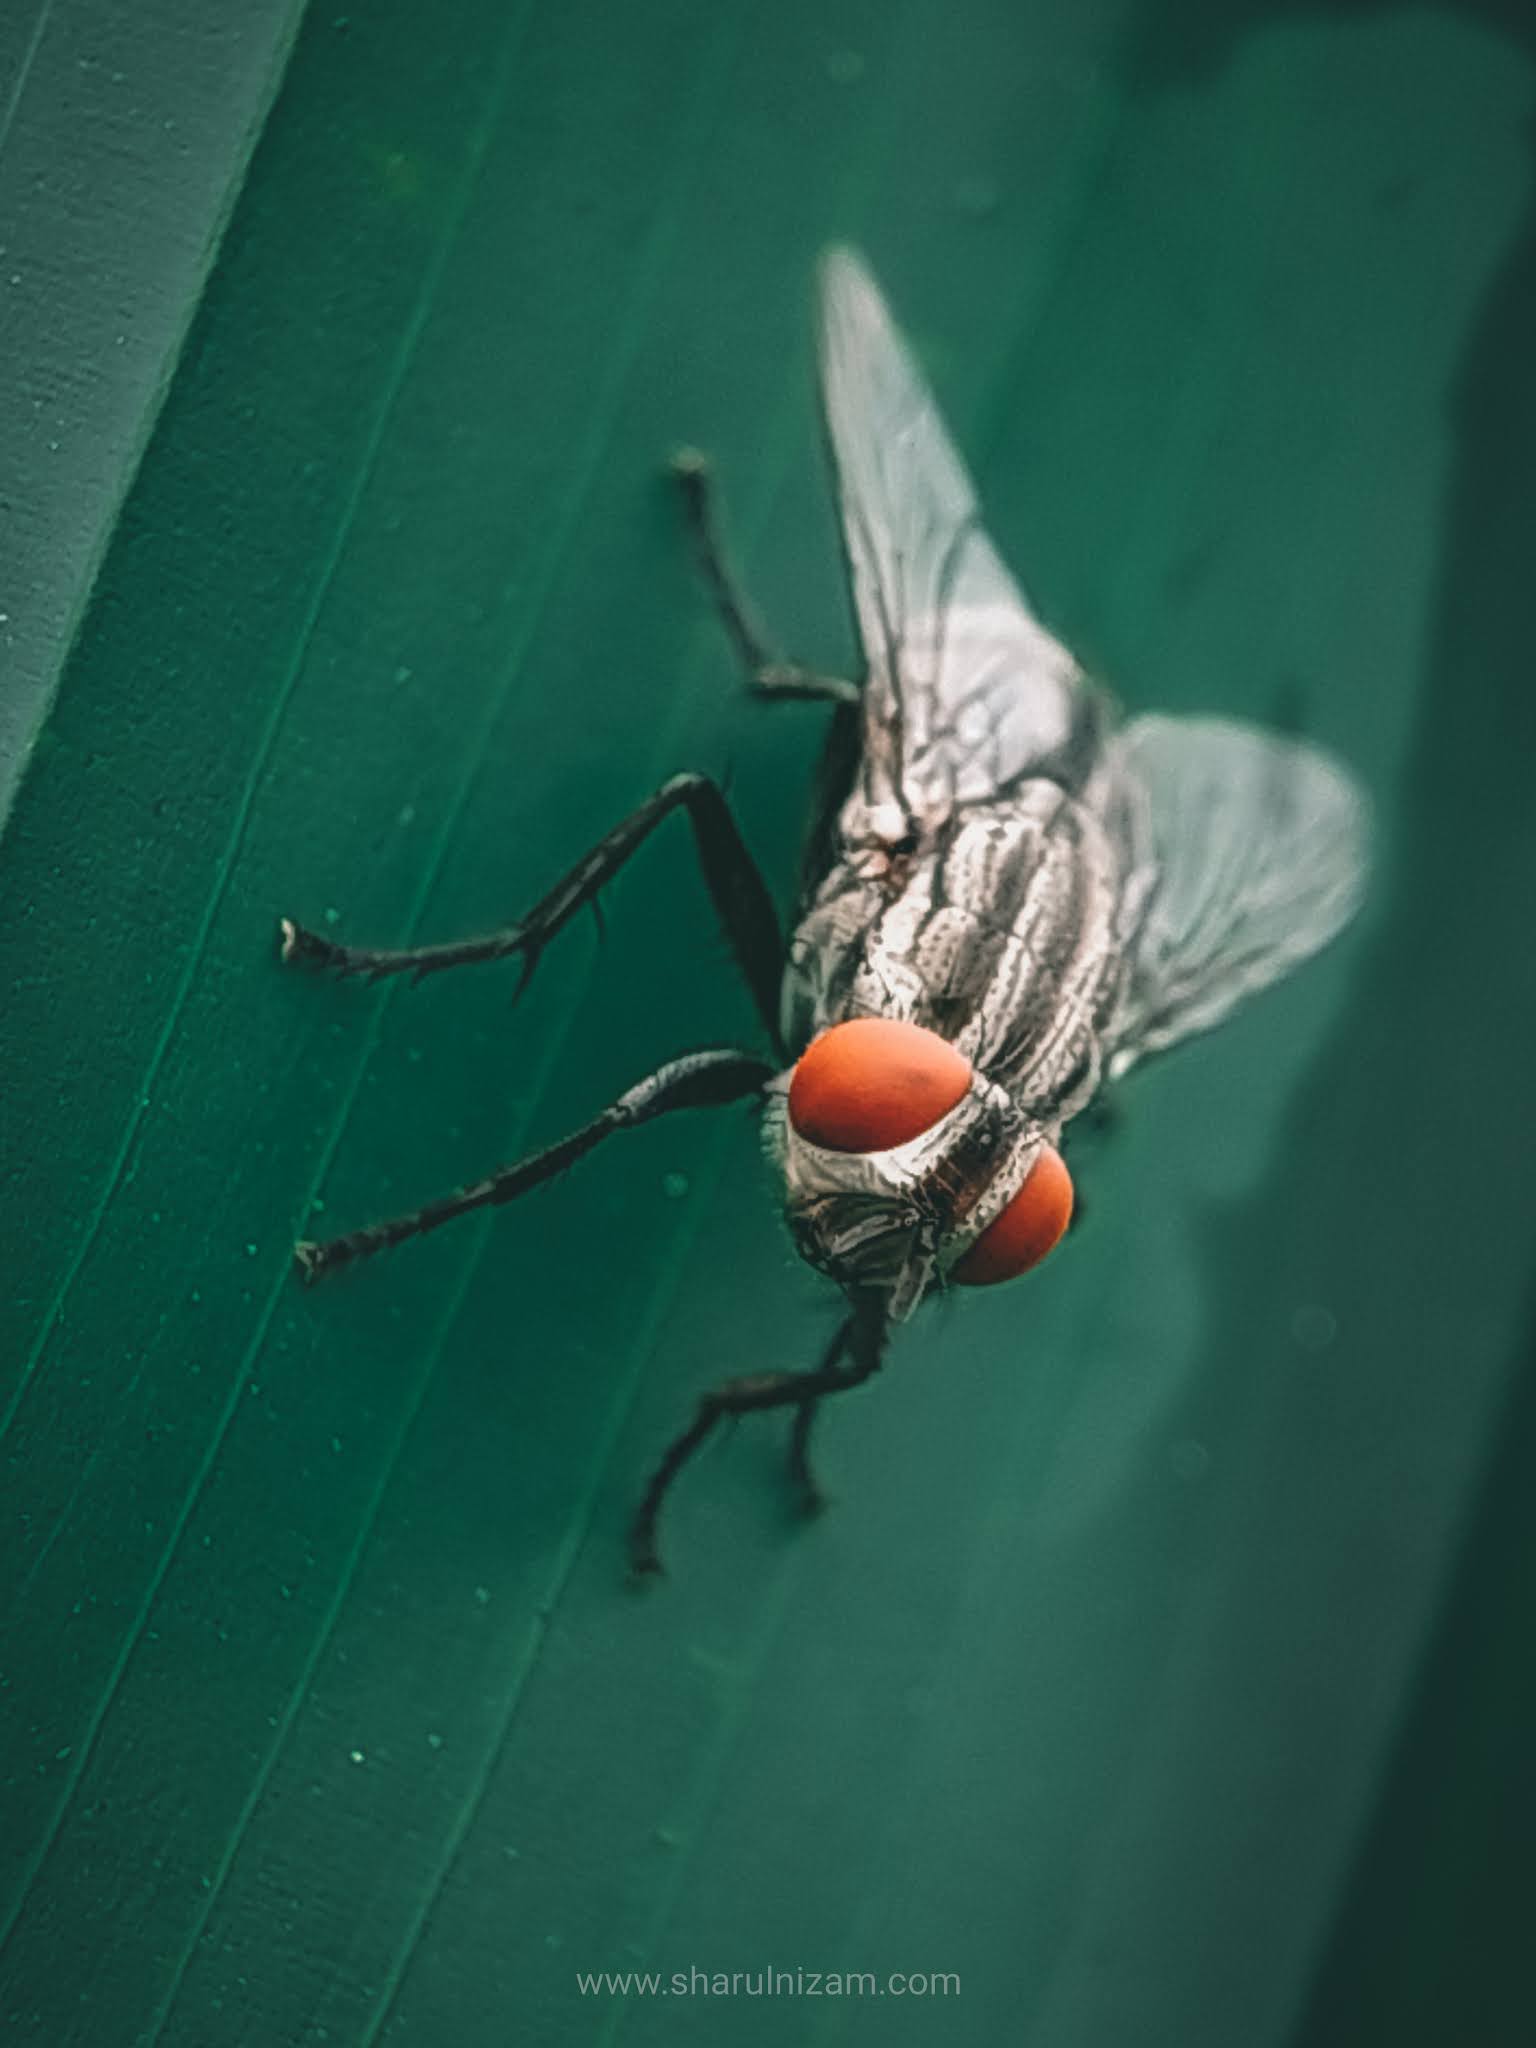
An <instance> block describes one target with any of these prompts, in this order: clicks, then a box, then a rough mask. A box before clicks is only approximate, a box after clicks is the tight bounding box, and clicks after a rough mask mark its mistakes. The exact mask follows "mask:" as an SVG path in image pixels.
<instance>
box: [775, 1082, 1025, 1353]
mask: <svg viewBox="0 0 1536 2048" xmlns="http://www.w3.org/2000/svg"><path fill="white" fill-rule="evenodd" d="M790 1084H791V1075H790V1074H787V1073H786V1074H784V1075H782V1076H780V1077H779V1079H778V1080H777V1081H776V1082H774V1083H773V1084H772V1086H771V1087H770V1089H769V1091H768V1096H767V1102H766V1108H765V1115H764V1121H763V1131H764V1139H765V1143H766V1145H767V1148H768V1151H769V1155H770V1157H771V1158H772V1159H773V1160H774V1162H775V1164H776V1165H777V1166H778V1167H779V1169H780V1171H781V1172H782V1174H783V1176H784V1198H785V1218H786V1221H787V1222H788V1225H789V1229H790V1233H791V1235H792V1236H793V1238H794V1240H795V1244H796V1247H797V1249H798V1250H799V1252H800V1254H801V1256H802V1257H803V1258H805V1259H806V1260H807V1261H808V1263H809V1264H811V1265H813V1266H815V1267H817V1268H818V1269H819V1270H820V1271H822V1272H824V1273H827V1274H829V1275H830V1276H831V1277H832V1278H833V1279H835V1280H837V1281H838V1282H839V1283H840V1284H841V1285H843V1286H848V1287H852V1286H858V1287H875V1288H879V1289H881V1290H883V1291H884V1292H885V1293H886V1294H887V1298H888V1299H887V1313H888V1314H889V1316H890V1317H891V1319H892V1320H893V1321H901V1320H903V1319H904V1318H905V1317H906V1316H908V1315H910V1314H911V1312H912V1310H913V1309H914V1308H915V1307H916V1306H917V1304H918V1302H919V1301H920V1300H921V1299H922V1297H923V1295H924V1294H925V1293H926V1292H927V1291H928V1290H929V1288H930V1286H931V1285H933V1284H934V1283H935V1282H936V1281H938V1280H939V1279H940V1278H941V1276H942V1275H943V1274H945V1273H946V1272H947V1271H948V1270H949V1268H950V1267H951V1266H953V1265H954V1264H955V1263H956V1261H958V1260H960V1259H961V1258H962V1257H963V1256H964V1254H965V1253H966V1252H967V1251H968V1250H969V1248H970V1247H971V1246H972V1245H973V1244H974V1243H975V1242H976V1240H977V1239H978V1237H980V1235H981V1234H982V1233H983V1232H984V1231H985V1230H986V1229H987V1228H988V1226H989V1225H990V1224H992V1223H993V1222H994V1221H995V1220H996V1218H997V1217H998V1216H1000V1215H1001V1213H1002V1212H1003V1210H1004V1209H1005V1208H1006V1207H1007V1206H1008V1204H1009V1202H1010V1201H1011V1200H1012V1199H1013V1197H1014V1195H1015V1194H1016V1193H1017V1192H1018V1190H1019V1189H1020V1188H1021V1187H1022V1186H1023V1185H1024V1182H1025V1181H1026V1180H1027V1179H1028V1177H1029V1175H1030V1172H1031V1170H1032V1169H1033V1167H1034V1165H1035V1163H1036V1161H1037V1160H1038V1158H1039V1157H1040V1155H1041V1153H1042V1151H1043V1150H1044V1149H1045V1147H1046V1146H1047V1145H1048V1143H1049V1134H1048V1133H1047V1132H1046V1131H1045V1130H1044V1128H1043V1127H1042V1126H1041V1125H1039V1124H1038V1123H1035V1122H1033V1121H1032V1120H1031V1119H1029V1118H1028V1117H1026V1116H1025V1115H1024V1114H1023V1113H1022V1112H1021V1111H1020V1110H1019V1109H1018V1108H1017V1106H1016V1105H1015V1103H1014V1102H1013V1100H1012V1099H1011V1097H1010V1096H1009V1095H1008V1094H1007V1093H1006V1091H1005V1090H1004V1089H1002V1088H1000V1087H999V1086H998V1085H997V1084H996V1083H995V1082H994V1081H991V1080H989V1079H988V1078H987V1076H986V1075H984V1074H981V1073H979V1072H975V1071H973V1072H972V1073H971V1076H970V1080H969V1084H968V1086H967V1087H966V1089H965V1092H964V1094H963V1095H961V1097H960V1099H959V1100H958V1101H957V1102H956V1103H955V1104H954V1106H953V1107H952V1108H951V1109H949V1110H947V1111H946V1112H945V1113H944V1114H943V1115H942V1116H940V1117H939V1118H938V1119H937V1121H935V1122H934V1123H933V1124H932V1125H931V1126H930V1127H929V1128H928V1129H926V1130H923V1131H921V1132H919V1133H918V1134H917V1135H916V1136H915V1137H912V1138H909V1139H907V1140H906V1141H905V1142H903V1143H900V1144H895V1145H890V1146H887V1147H885V1148H883V1149H879V1150H870V1151H845V1150H838V1149H834V1148H832V1147H830V1146H827V1145H822V1144H818V1143H816V1142H814V1141H813V1140H812V1139H810V1138H808V1137H806V1136H805V1135H804V1134H803V1133H802V1132H801V1131H799V1130H797V1129H796V1128H795V1124H794V1122H793V1121H792V1119H791V1117H790V1114H789V1090H790Z"/></svg>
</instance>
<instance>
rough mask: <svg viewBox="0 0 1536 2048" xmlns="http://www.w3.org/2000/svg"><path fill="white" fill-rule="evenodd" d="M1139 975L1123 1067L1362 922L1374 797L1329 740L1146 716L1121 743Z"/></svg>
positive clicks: (1114, 1052) (1125, 846)
mask: <svg viewBox="0 0 1536 2048" xmlns="http://www.w3.org/2000/svg"><path fill="white" fill-rule="evenodd" d="M1110 786H1111V789H1112V790H1113V796H1112V799H1111V801H1110V804H1109V806H1108V819H1107V821H1108V823H1109V824H1110V827H1111V830H1112V831H1113V833H1114V834H1115V836H1116V838H1117V839H1118V840H1119V842H1120V845H1121V848H1122V857H1123V859H1124V862H1125V876H1126V882H1125V890H1124V895H1123V898H1122V903H1123V910H1124V923H1125V926H1126V929H1125V931H1124V933H1123V942H1124V945H1125V952H1126V979H1125V983H1124V985H1123V987H1122V990H1121V994H1120V999H1119V1004H1118V1007H1117V1009H1116V1011H1115V1014H1114V1016H1113V1018H1112V1020H1111V1024H1110V1029H1109V1033H1108V1041H1109V1062H1108V1071H1109V1073H1110V1074H1111V1075H1115V1074H1121V1073H1124V1072H1125V1071H1126V1069H1127V1068H1128V1067H1130V1066H1132V1065H1133V1064H1134V1063H1135V1062H1136V1061H1137V1060H1138V1059H1140V1058H1141V1057H1142V1056H1143V1055H1144V1054H1146V1053H1149V1052H1157V1051H1160V1050H1162V1048H1163V1047H1165V1046H1169V1045H1173V1044H1174V1043H1176V1041H1177V1040H1179V1039H1181V1038H1186V1037H1188V1036H1190V1034H1191V1033H1193V1032H1196V1031H1205V1030H1208V1029H1209V1028H1210V1026H1211V1025H1213V1024H1216V1023H1219V1022H1220V1020H1221V1019H1222V1018H1223V1017H1225V1016H1226V1015H1227V1013H1228V1011H1229V1010H1231V1009H1233V1008H1234V1007H1235V1006H1236V1005H1237V1004H1238V1003H1240V1002H1241V1001H1242V1000H1243V998H1244V997H1245V996H1247V995H1251V994H1252V993H1253V991H1254V990H1255V989H1260V988H1263V987H1265V986H1266V985H1267V984H1268V983H1270V982H1272V981H1278V980H1279V979H1280V978H1281V976H1282V975H1285V974H1288V973H1289V972H1290V970H1291V969H1292V968H1293V967H1295V966H1296V965H1298V963H1299V962H1301V961H1303V960H1305V959H1306V958H1307V957H1308V956H1309V955H1310V954H1312V953H1315V952H1317V951H1318V949H1319V948H1320V947H1322V946H1325V945H1326V944H1327V943H1328V941H1329V940H1330V939H1331V938H1332V937H1333V936H1334V935H1335V933H1336V932H1338V931H1339V930H1341V929H1342V927H1343V926H1344V925H1345V924H1346V923H1347V922H1348V921H1349V918H1350V917H1351V916H1352V915H1353V913H1354V910H1355V908H1356V906H1357V905H1358V903H1359V901H1360V896H1361V892H1362V889H1363V887H1364V882H1365V872H1366V838H1367V812H1366V804H1365V799H1364V797H1363V796H1362V794H1361V793H1360V791H1359V790H1358V789H1357V788H1356V786H1355V784H1354V783H1353V782H1352V781H1351V779H1350V778H1349V776H1348V775H1347V774H1345V772H1344V770H1343V769H1342V768H1340V767H1339V766H1338V765H1337V764H1336V763H1335V762H1333V761H1331V760H1330V759H1329V758H1328V756H1327V755H1326V754H1323V753H1320V752H1319V751H1318V750H1317V748H1315V747H1311V746H1307V745H1306V744H1304V743H1303V742H1301V741H1299V740H1292V739H1286V738H1282V737H1281V736H1280V735H1278V734H1275V733H1268V732H1262V731H1259V730H1257V729H1256V728H1254V727H1252V726H1246V725H1241V724H1238V723H1236V722H1234V721H1231V720H1228V719H1220V718H1160V717H1150V718H1138V719H1137V720H1136V721H1135V722H1134V723H1133V724H1131V725H1129V726H1127V727H1126V729H1125V731H1124V732H1123V733H1121V734H1120V735H1119V737H1118V739H1117V740H1116V741H1115V742H1114V746H1113V753H1112V756H1111V782H1110Z"/></svg>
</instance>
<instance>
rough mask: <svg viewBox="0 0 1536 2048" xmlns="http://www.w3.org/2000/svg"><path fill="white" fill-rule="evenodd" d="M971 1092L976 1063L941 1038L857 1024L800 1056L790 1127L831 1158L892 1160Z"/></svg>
mask: <svg viewBox="0 0 1536 2048" xmlns="http://www.w3.org/2000/svg"><path fill="white" fill-rule="evenodd" d="M970 1085H971V1063H970V1061H969V1060H968V1059H967V1058H966V1057H965V1055H964V1054H963V1053H959V1052H956V1050H955V1048H954V1047H953V1046H952V1045H951V1044H950V1043H949V1041H948V1040H947V1039H944V1038H940V1036H939V1034H938V1033H937V1032H936V1031H925V1030H924V1029H923V1027H922V1025H921V1024H904V1023H903V1022H902V1021H901V1020H900V1019H899V1018H896V1017H850V1018H849V1019H848V1021H847V1023H846V1024H834V1025H833V1026H832V1028H831V1030H830V1031H824V1032H823V1033H822V1034H821V1036H820V1038H818V1039H815V1040H814V1041H813V1042H812V1043H811V1044H810V1045H808V1046H807V1047H806V1049H805V1051H804V1052H803V1053H802V1054H801V1055H800V1059H799V1062H798V1063H797V1065H796V1067H795V1071H794V1075H793V1077H792V1079H791V1080H790V1084H789V1120H790V1122H791V1123H792V1124H793V1125H794V1127H795V1129H796V1130H797V1131H798V1132H799V1134H800V1136H801V1137H802V1138H807V1139H809V1141H810V1142H811V1144H813V1145H824V1146H825V1147H826V1148H827V1150H828V1151H829V1152H886V1151H889V1149H890V1148H891V1146H892V1145H905V1144H906V1143H907V1141H908V1139H910V1138H916V1137H920V1136H921V1135H922V1133H923V1132H924V1131H927V1130H931V1129H932V1128H933V1126H934V1125H935V1124H936V1123H937V1122H938V1120H939V1118H940V1117H941V1116H947V1115H948V1113H949V1112H950V1110H952V1109H953V1108H954V1106H955V1104H956V1103H957V1102H958V1101H959V1100H960V1098H961V1096H963V1095H964V1094H965V1092H966V1090H967V1089H968V1088H969V1087H970Z"/></svg>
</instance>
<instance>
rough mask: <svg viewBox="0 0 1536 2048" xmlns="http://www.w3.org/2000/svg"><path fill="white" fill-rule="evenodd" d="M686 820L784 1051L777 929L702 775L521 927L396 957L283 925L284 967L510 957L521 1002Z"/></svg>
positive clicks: (677, 780)
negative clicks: (653, 845)
mask: <svg viewBox="0 0 1536 2048" xmlns="http://www.w3.org/2000/svg"><path fill="white" fill-rule="evenodd" d="M675 810H684V811H686V812H687V814H688V822H689V824H690V825H691V826H692V827H693V836H694V840H695V843H696V845H697V847H698V854H699V866H700V869H701V870H702V872H703V876H704V882H705V886H706V887H707V888H708V890H709V894H710V898H711V901H712V902H713V904H714V906H715V911H716V914H717V915H718V917H719V919H720V923H721V925H722V927H723V928H724V931H725V936H726V940H727V943H728V944H729V946H730V949H731V952H732V954H733V955H734V956H735V960H736V964H737V966H738V967H739V968H740V970H741V973H742V976H743V979H744V980H745V981H746V984H747V986H748V988H749V989H750V990H751V993H752V1000H753V1001H754V1003H755V1004H756V1005H757V1011H758V1015H759V1016H760V1017H761V1018H762V1020H763V1023H764V1025H765V1027H766V1028H767V1031H768V1036H769V1040H770V1042H771V1044H772V1045H773V1047H774V1049H775V1051H781V1050H782V1047H781V1045H780V1040H779V1029H778V1007H779V978H780V975H781V974H782V972H783V965H784V942H783V939H782V937H781V935H780V932H779V921H778V917H777V915H776V914H775V911H774V907H773V899H772V897H771V896H770V895H769V893H768V885H767V884H766V882H764V880H763V877H762V874H761V872H760V871H759V869H758V865H757V862H756V861H755V860H754V859H753V858H752V854H751V852H750V850H749V848H748V846H747V843H746V841H745V840H744V839H743V838H742V836H741V832H740V829H739V828H738V826H737V824H736V820H735V819H734V818H733V817H732V816H731V812H730V807H729V805H728V804H727V803H726V800H725V797H724V795H723V794H722V792H721V790H720V788H719V785H718V784H717V783H715V782H713V781H711V780H710V778H709V777H708V776H707V775H674V776H673V778H672V780H671V781H670V782H665V783H663V784H662V786H661V788H660V789H658V790H657V792H656V794H655V795H654V796H652V797H649V798H647V800H646V801H645V802H644V803H643V804H641V805H640V806H639V808H638V809H637V810H633V811H631V812H630V814H629V816H628V817H627V818H624V819H622V820H621V821H620V823H619V824H617V825H615V826H614V828H613V830H612V831H611V832H609V833H607V834H606V835H605V836H604V837H603V838H602V839H600V840H599V841H598V842H597V844H596V846H594V847H593V848H592V849H591V851H590V852H589V853H586V854H584V855H583V856H582V858H581V859H580V860H579V861H577V863H576V865H575V866H574V867H573V868H572V869H571V870H570V872H569V874H566V875H564V876H562V877H561V879H560V880H559V881H558V882H557V883H556V884H555V886H554V888H553V889H551V890H550V891H549V893H548V894H547V895H546V896H544V897H543V898H541V900H540V901H539V902H538V903H536V904H535V905H534V907H533V908H532V910H530V911H529V913H528V915H527V916H526V917H525V918H523V919H522V920H521V921H520V922H519V923H517V924H512V925H508V926H506V927H505V929H504V930H502V931H497V932H488V933H486V934H485V935H484V936H483V937H480V938H473V939H461V940H455V941H452V942H450V943H449V944H447V945H441V946H407V947H401V948H399V949H397V950H391V949H375V948H371V947H366V946H343V945H340V944H338V942H337V941H336V940H334V939H327V938H323V937H321V936H320V935H319V934H318V933H317V932H312V931H307V930H306V929H305V928H304V926H303V925H300V924H295V923H294V921H293V920H292V919H291V918H286V917H285V918H283V919H282V920H281V924H280V930H281V933H282V957H283V958H284V960H290V961H295V962H301V963H305V964H308V965H311V966H315V967H324V968H328V969H329V970H330V971H331V972H332V973H334V974H343V975H345V974H362V975H366V976H367V977H368V979H369V980H370V981H378V980H381V979H382V978H383V977H384V976H385V975H388V974H410V975H413V976H414V977H415V979H416V980H418V981H419V980H420V979H421V978H422V976H423V975H425V974H437V973H439V972H441V970H442V969H443V968H445V967H464V966H468V965H470V964H471V963H472V962H475V961H482V960H505V959H507V958H509V957H510V956H512V955H513V954H516V955H518V956H520V957H521V959H522V963H523V973H522V979H521V981H520V982H519V983H518V994H519V995H521V994H522V992H523V990H524V989H525V988H526V987H527V986H528V983H529V980H530V979H531V978H532V975H533V970H534V968H535V967H536V966H537V965H538V961H539V955H540V953H541V952H542V951H543V949H544V947H545V946H546V945H548V943H549V941H550V940H551V939H552V938H553V937H554V936H555V934H556V933H557V932H558V931H560V930H562V929H563V927H564V926H566V925H567V924H569V923H570V921H571V919H572V918H573V917H575V916H576V914H577V912H578V911H580V910H583V909H584V908H585V907H586V906H587V905H588V904H593V905H595V904H596V901H597V896H598V891H599V890H600V889H602V887H603V886H604V884H605V883H607V882H609V881H611V880H612V878H613V877H614V876H615V875H616V874H617V873H618V871H619V869H620V868H621V867H623V865H624V863H625V862H626V861H627V860H628V859H629V857H630V855H631V854H632V853H634V852H635V850H636V848H637V847H639V846H640V845H641V843H642V842H643V841H644V840H645V839H646V838H648V837H649V835H650V834H651V833H652V832H653V831H654V830H655V828H656V827H657V826H658V825H659V824H660V823H661V821H662V819H663V818H665V817H666V816H667V815H668V814H669V813H670V812H672V811H675Z"/></svg>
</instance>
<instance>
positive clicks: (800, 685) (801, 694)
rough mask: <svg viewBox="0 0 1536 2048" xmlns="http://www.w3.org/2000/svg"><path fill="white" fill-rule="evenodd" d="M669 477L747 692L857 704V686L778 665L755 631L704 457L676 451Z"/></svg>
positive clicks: (843, 679) (788, 664)
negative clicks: (742, 671) (672, 478)
mask: <svg viewBox="0 0 1536 2048" xmlns="http://www.w3.org/2000/svg"><path fill="white" fill-rule="evenodd" d="M671 467H672V474H673V475H674V476H675V477H676V478H677V482H678V488H679V489H680V490H681V492H682V494H683V509H684V511H685V512H686V514H687V516H688V527H689V531H690V532H691V533H692V535H693V544H694V550H695V552H696V553H697V555H698V558H699V567H700V568H701V569H702V570H703V572H704V577H705V580H706V581H707V583H708V584H709V588H710V592H711V595H712V596H713V597H714V600H715V604H716V607H717V608H718V610H719V613H720V617H721V620H722V621H723V623H724V625H725V630H726V632H727V633H728V634H729V635H730V639H731V645H732V646H733V647H734V648H735V649H736V652H737V654H738V655H739V656H740V658H741V664H742V667H743V668H744V669H745V670H746V672H747V683H748V687H749V688H750V689H751V690H752V691H753V692H754V693H755V694H756V695H757V696H760V697H798V698H810V699H813V700H815V701H818V702H821V703H831V704H857V703H858V701H859V694H860V693H859V686H858V684H857V683H851V682H849V681H848V680H847V678H846V677H844V676H824V675H820V674H818V673H817V671H816V670H814V669H808V668H802V667H801V666H799V664H798V663H795V662H787V661H779V660H777V659H776V658H775V657H774V655H773V654H772V653H771V652H770V650H769V646H768V643H767V641H766V639H765V638H764V636H763V634H762V633H761V632H760V630H759V629H758V626H757V623H756V620H755V618H754V616H753V607H752V606H751V604H750V603H749V602H748V601H747V598H746V597H745V595H744V594H743V592H742V588H741V585H740V583H739V582H738V581H737V579H736V575H735V572H734V571H733V570H732V568H731V565H730V563H729V561H728V560H727V559H726V553H725V547H724V544H723V542H722V541H721V538H720V520H719V514H718V510H717V506H716V494H715V488H714V481H713V473H712V471H711V469H710V465H709V458H708V457H707V456H705V455H702V454H701V453H700V452H699V450H698V449H697V448H682V449H679V450H678V452H677V454H676V455H674V456H673V458H672V465H671Z"/></svg>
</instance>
